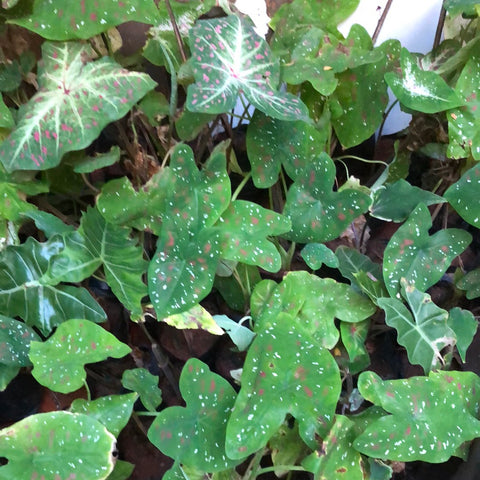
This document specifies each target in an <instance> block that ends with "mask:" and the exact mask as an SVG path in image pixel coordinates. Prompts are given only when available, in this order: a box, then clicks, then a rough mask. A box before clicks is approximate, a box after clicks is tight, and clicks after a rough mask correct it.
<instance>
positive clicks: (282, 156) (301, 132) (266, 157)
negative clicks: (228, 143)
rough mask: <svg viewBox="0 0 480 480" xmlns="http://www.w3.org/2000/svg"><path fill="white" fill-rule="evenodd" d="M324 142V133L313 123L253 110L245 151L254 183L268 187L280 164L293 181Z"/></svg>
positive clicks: (260, 186)
mask: <svg viewBox="0 0 480 480" xmlns="http://www.w3.org/2000/svg"><path fill="white" fill-rule="evenodd" d="M325 142H326V135H325V134H324V132H320V131H319V130H317V129H316V128H315V127H314V126H313V125H310V124H308V123H306V122H302V121H296V122H295V121H292V122H287V121H285V120H278V119H275V118H272V117H269V116H267V115H265V114H264V113H262V112H261V111H259V110H256V111H255V113H254V114H253V118H252V121H251V122H250V124H249V125H248V130H247V153H248V159H249V160H250V163H251V164H252V178H253V182H254V184H255V186H256V187H258V188H268V187H271V186H272V185H273V184H274V183H276V181H277V180H278V174H279V172H280V168H281V166H282V165H283V167H284V168H285V171H286V172H287V174H288V176H289V177H290V178H292V179H294V180H295V179H296V178H297V175H298V174H299V173H300V172H301V171H302V170H304V169H305V167H306V166H307V165H309V164H310V160H311V159H312V158H313V157H314V156H316V155H317V152H318V151H319V150H320V149H321V146H322V145H324V144H325Z"/></svg>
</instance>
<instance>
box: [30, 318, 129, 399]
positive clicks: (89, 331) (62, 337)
mask: <svg viewBox="0 0 480 480" xmlns="http://www.w3.org/2000/svg"><path fill="white" fill-rule="evenodd" d="M130 350H131V349H130V347H128V346H127V345H125V344H124V343H122V342H120V341H118V340H117V339H116V338H115V336H114V335H112V334H111V333H109V332H107V331H106V330H105V329H104V328H102V327H100V326H99V325H97V324H95V323H93V322H90V321H88V320H68V321H66V322H64V323H62V324H61V325H59V326H58V328H57V329H56V331H55V333H54V334H53V335H52V336H51V337H50V338H49V339H48V340H47V341H45V342H43V343H42V342H31V344H30V353H29V357H30V360H31V362H32V363H33V370H32V375H33V376H34V377H35V378H36V380H37V381H38V383H40V384H41V385H44V386H45V387H48V388H49V389H50V390H53V391H54V392H60V393H69V392H73V391H75V390H78V389H79V388H80V387H82V385H83V384H84V382H85V378H86V372H85V370H84V365H85V364H86V363H96V362H101V361H102V360H105V359H107V358H108V357H113V358H121V357H124V356H125V355H127V354H128V353H130Z"/></svg>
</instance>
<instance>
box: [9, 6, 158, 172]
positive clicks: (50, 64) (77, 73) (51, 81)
mask: <svg viewBox="0 0 480 480" xmlns="http://www.w3.org/2000/svg"><path fill="white" fill-rule="evenodd" d="M48 8H49V9H50V11H51V7H50V6H49V7H48ZM42 53H43V68H40V69H39V73H38V83H39V91H38V92H37V93H36V94H35V95H34V96H33V97H32V98H31V99H30V100H29V101H28V103H26V104H25V105H23V106H22V109H21V110H20V113H19V119H18V122H17V126H16V128H15V129H14V130H13V131H12V132H11V133H10V135H9V136H8V137H7V138H6V139H5V141H4V142H3V143H2V144H1V145H0V161H1V162H2V163H3V165H4V167H5V169H6V170H7V171H10V172H11V171H13V170H45V169H48V168H52V167H55V166H56V165H58V164H59V163H60V160H61V158H62V156H63V155H64V154H65V153H67V152H71V151H76V150H81V149H82V148H85V147H87V146H88V145H90V144H91V143H92V141H93V140H95V139H96V138H97V137H98V135H99V134H100V132H101V131H102V130H103V128H104V127H105V126H106V125H107V124H108V123H110V122H113V121H114V120H118V119H119V118H122V117H123V116H124V115H125V114H126V113H127V112H128V111H129V110H130V109H131V108H132V106H133V105H134V104H135V103H136V102H137V101H138V100H140V99H141V98H142V97H143V96H144V95H145V94H146V93H147V92H148V91H150V90H152V89H153V87H154V86H155V82H154V81H153V80H152V79H151V78H150V77H149V76H148V75H146V74H144V73H138V72H130V71H128V70H125V69H123V68H122V67H121V66H120V65H119V64H118V63H116V62H114V61H113V60H112V59H110V58H108V57H103V58H102V59H100V60H96V61H94V62H91V61H88V58H89V56H90V51H89V49H88V48H87V46H86V45H84V44H80V43H51V42H46V43H44V44H43V45H42ZM99 92H101V93H99Z"/></svg>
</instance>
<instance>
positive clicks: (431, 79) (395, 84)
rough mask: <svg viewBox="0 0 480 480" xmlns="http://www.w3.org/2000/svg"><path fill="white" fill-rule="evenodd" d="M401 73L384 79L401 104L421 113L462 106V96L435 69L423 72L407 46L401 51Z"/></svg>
mask: <svg viewBox="0 0 480 480" xmlns="http://www.w3.org/2000/svg"><path fill="white" fill-rule="evenodd" d="M400 66H401V70H400V72H399V73H398V74H397V73H393V72H388V73H386V74H385V80H386V82H387V83H388V86H389V87H390V88H391V89H392V91H393V93H394V95H395V96H396V97H397V98H398V100H400V103H401V104H402V105H403V106H405V107H407V108H409V109H411V110H416V111H418V112H424V113H437V112H442V111H444V110H448V109H450V108H455V107H458V106H460V105H462V103H463V102H462V99H461V97H460V96H459V95H458V94H457V93H456V92H455V90H454V89H453V88H452V87H450V86H448V85H447V83H446V82H445V80H444V79H443V78H442V77H441V76H440V75H439V74H438V73H436V72H434V71H424V70H422V69H421V68H420V67H419V66H418V65H417V61H416V58H415V56H413V55H412V54H411V53H410V52H409V51H408V50H407V49H406V48H402V51H401V54H400Z"/></svg>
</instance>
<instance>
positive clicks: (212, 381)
mask: <svg viewBox="0 0 480 480" xmlns="http://www.w3.org/2000/svg"><path fill="white" fill-rule="evenodd" d="M215 388H216V385H215V380H211V381H210V393H212V392H214V391H215Z"/></svg>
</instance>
